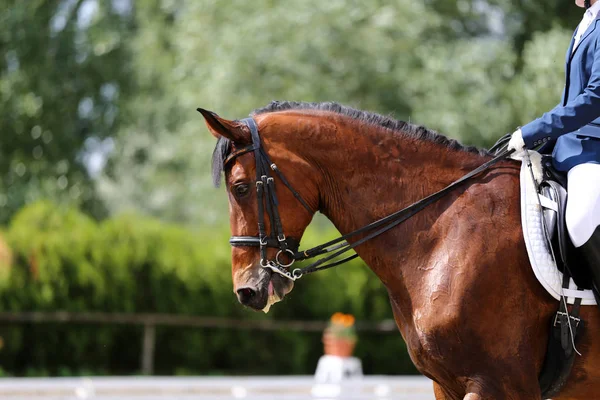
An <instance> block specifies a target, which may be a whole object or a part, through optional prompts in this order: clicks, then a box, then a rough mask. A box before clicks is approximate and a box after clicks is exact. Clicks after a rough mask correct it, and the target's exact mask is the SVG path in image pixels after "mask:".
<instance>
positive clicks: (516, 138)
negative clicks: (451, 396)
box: [507, 129, 525, 153]
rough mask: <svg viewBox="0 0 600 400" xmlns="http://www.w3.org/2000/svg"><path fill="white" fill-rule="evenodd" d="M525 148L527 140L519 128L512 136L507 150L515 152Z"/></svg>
mask: <svg viewBox="0 0 600 400" xmlns="http://www.w3.org/2000/svg"><path fill="white" fill-rule="evenodd" d="M524 149H525V141H524V140H523V134H522V133H521V130H520V129H517V130H516V131H515V132H514V133H513V134H512V136H511V138H510V141H509V142H508V147H507V150H514V151H515V153H519V152H520V151H522V150H524Z"/></svg>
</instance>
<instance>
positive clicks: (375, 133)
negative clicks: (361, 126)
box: [317, 128, 484, 233]
mask: <svg viewBox="0 0 600 400" xmlns="http://www.w3.org/2000/svg"><path fill="white" fill-rule="evenodd" d="M350 135H353V136H352V138H351V139H350V138H348V137H347V136H344V134H343V133H342V134H341V135H340V134H338V136H342V137H341V138H340V137H338V138H337V139H338V140H340V142H344V143H345V145H346V147H348V146H347V144H348V143H352V144H353V145H352V146H351V147H352V149H344V145H343V144H342V143H340V147H339V148H340V150H339V151H336V152H326V153H325V154H323V158H325V159H327V163H326V164H327V165H326V166H324V167H322V169H323V171H324V174H325V179H324V180H325V185H324V190H323V191H322V198H321V212H322V213H323V214H325V215H326V216H327V217H328V218H329V219H330V220H331V221H332V222H333V223H334V225H335V226H336V227H337V228H338V230H340V232H342V233H347V232H350V231H353V230H355V229H357V228H360V227H361V226H364V225H366V224H368V223H370V222H373V221H375V220H377V219H379V218H382V217H384V216H386V215H389V214H391V213H393V212H395V211H398V210H400V209H402V208H403V207H406V206H407V205H409V204H412V203H413V202H415V201H418V200H420V199H422V198H424V197H426V196H427V195H429V194H432V193H434V192H435V191H437V190H440V189H442V188H443V187H445V186H447V185H448V184H450V183H451V182H453V181H455V180H456V179H458V178H460V177H461V176H462V175H464V174H465V173H467V172H468V171H470V170H472V169H475V168H476V167H477V166H478V165H480V164H482V163H483V161H484V159H483V158H482V157H481V156H479V155H478V154H475V153H469V152H465V151H459V150H450V149H448V148H446V147H444V146H443V145H439V144H436V143H433V142H431V141H427V140H418V139H415V138H412V137H410V136H408V135H406V136H405V135H403V134H400V133H390V132H385V131H384V130H383V129H379V128H372V129H370V130H368V129H365V132H360V133H354V132H353V133H351V134H350ZM317 151H318V150H317Z"/></svg>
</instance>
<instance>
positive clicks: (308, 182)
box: [198, 109, 319, 312]
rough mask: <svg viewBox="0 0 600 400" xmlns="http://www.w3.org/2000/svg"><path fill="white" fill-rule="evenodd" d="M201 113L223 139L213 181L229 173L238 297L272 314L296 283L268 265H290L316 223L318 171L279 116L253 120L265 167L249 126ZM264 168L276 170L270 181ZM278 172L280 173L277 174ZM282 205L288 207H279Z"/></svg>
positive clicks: (228, 182)
mask: <svg viewBox="0 0 600 400" xmlns="http://www.w3.org/2000/svg"><path fill="white" fill-rule="evenodd" d="M198 111H200V112H201V113H202V115H203V116H204V119H205V121H206V124H207V126H208V128H209V131H210V132H211V133H212V135H213V136H215V137H216V138H217V139H218V141H217V146H216V148H215V151H214V153H213V177H214V178H215V184H216V185H218V184H219V182H220V179H221V172H224V176H225V184H226V189H227V194H228V198H229V216H230V227H231V233H232V240H231V243H232V278H233V290H234V293H236V295H237V298H238V300H239V301H240V303H242V304H243V305H245V306H248V307H250V308H253V309H255V310H263V311H265V312H267V311H268V310H269V308H270V306H271V305H272V304H273V303H275V302H278V301H280V300H281V299H283V297H284V296H285V295H286V294H287V293H289V292H290V291H291V290H292V288H293V285H294V284H293V280H292V279H288V278H287V277H286V276H284V275H282V274H280V273H277V271H276V270H275V269H273V268H266V266H267V264H268V263H269V262H271V263H272V262H274V260H277V262H278V263H281V264H284V265H287V264H288V263H290V262H292V261H293V260H292V259H291V257H290V255H291V254H293V252H294V251H296V250H297V245H298V244H299V242H300V238H301V237H302V234H303V233H304V230H305V229H306V227H307V226H308V224H309V223H310V221H311V220H312V217H313V214H314V211H313V210H317V209H318V204H319V192H318V182H317V181H316V179H315V178H316V175H315V174H316V171H315V169H314V167H312V166H311V165H310V164H309V163H308V162H307V160H306V159H305V158H304V157H302V156H301V155H300V153H298V152H296V151H293V150H291V149H290V146H289V138H290V137H291V135H292V134H293V132H289V130H290V129H289V128H286V127H288V126H289V124H281V123H278V118H277V116H273V115H268V114H267V115H261V116H256V117H255V119H253V120H252V122H253V123H256V124H257V125H256V129H257V134H258V129H260V139H258V140H259V144H260V148H261V149H262V150H261V151H262V152H263V154H264V156H265V157H267V160H268V164H267V165H264V164H263V163H264V161H265V160H264V159H262V156H260V155H259V156H258V157H259V160H257V154H258V153H257V152H256V151H255V150H256V148H255V147H256V146H254V143H253V138H252V132H251V128H250V126H249V125H248V123H247V122H244V121H230V120H226V119H224V118H221V117H219V116H218V115H217V114H215V113H213V112H211V111H207V110H203V109H198ZM254 121H255V122H254ZM286 138H287V140H286ZM262 167H265V168H268V169H270V172H271V173H270V174H268V175H269V176H268V178H266V179H261V176H262V177H264V176H265V174H267V172H266V171H263V170H262V169H261V168H262ZM257 168H258V169H259V174H258V176H257ZM272 168H277V169H278V170H279V172H278V173H277V174H275V173H273V170H272ZM278 174H285V178H287V181H288V182H294V188H293V189H292V188H291V187H286V185H284V184H283V182H281V179H282V175H278ZM285 178H284V179H285ZM267 186H268V187H269V189H267V188H266V187H267ZM261 190H262V191H263V192H262V193H259V191H261ZM269 190H271V191H272V193H271V192H269ZM294 192H295V193H294ZM271 196H273V197H271ZM297 196H299V198H300V199H301V200H300V201H299V200H298V197H297ZM295 197H296V198H295ZM273 199H274V201H275V202H274V203H273V202H272V200H273ZM270 200H271V201H270ZM278 204H285V205H286V207H285V208H282V207H278ZM274 214H276V217H274ZM259 222H261V224H263V226H262V228H261V226H260V224H259ZM261 229H262V232H261ZM261 236H262V238H260V237H261ZM282 239H283V241H282ZM260 241H262V242H263V244H264V250H263V246H261V245H260ZM267 242H268V243H269V246H268V247H267V245H266V243H267ZM281 246H284V247H281ZM285 246H287V247H285ZM263 251H264V253H262V252H263Z"/></svg>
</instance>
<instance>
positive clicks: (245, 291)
mask: <svg viewBox="0 0 600 400" xmlns="http://www.w3.org/2000/svg"><path fill="white" fill-rule="evenodd" d="M237 295H238V299H239V300H240V303H242V304H244V305H247V304H248V303H249V302H250V300H252V298H253V297H254V296H255V295H256V290H254V289H252V288H249V287H243V288H240V289H238V290H237Z"/></svg>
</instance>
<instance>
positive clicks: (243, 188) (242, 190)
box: [233, 183, 250, 199]
mask: <svg viewBox="0 0 600 400" xmlns="http://www.w3.org/2000/svg"><path fill="white" fill-rule="evenodd" d="M233 193H234V194H235V197H237V198H238V199H241V198H242V197H245V196H247V195H248V193H250V186H249V185H247V184H245V183H240V184H239V185H235V186H234V187H233Z"/></svg>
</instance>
